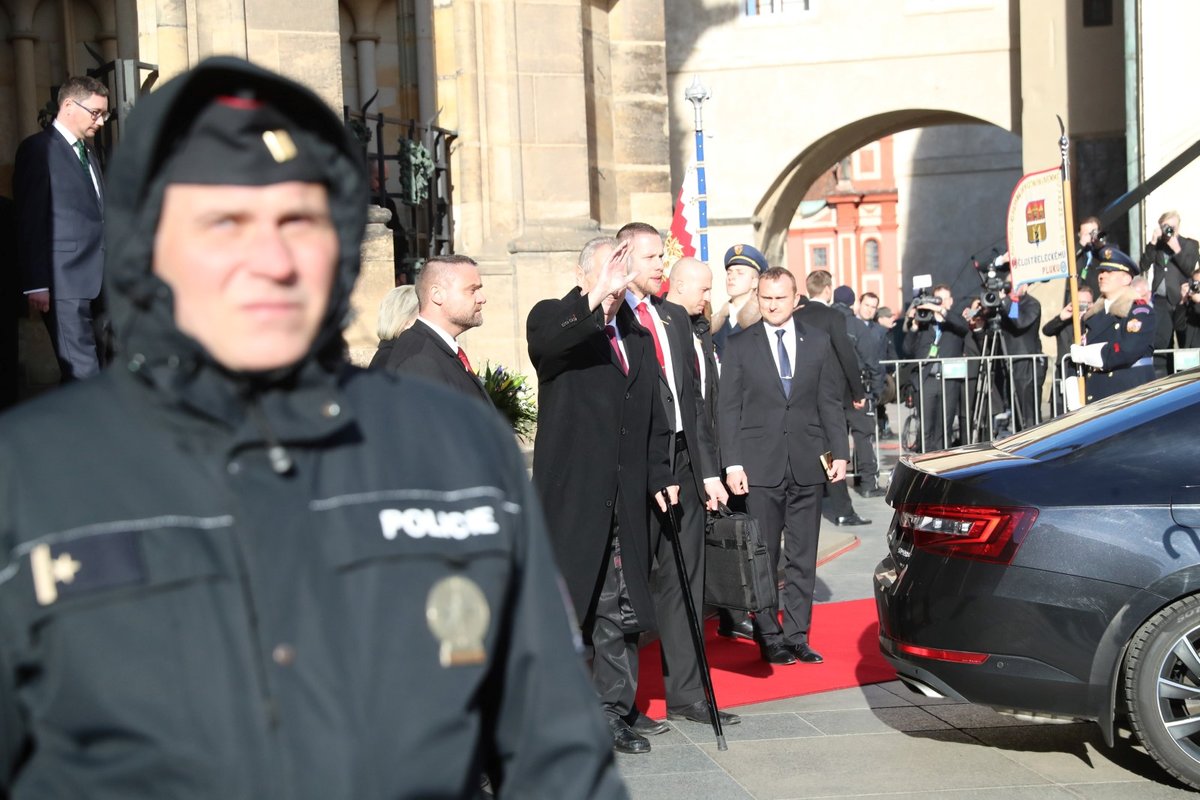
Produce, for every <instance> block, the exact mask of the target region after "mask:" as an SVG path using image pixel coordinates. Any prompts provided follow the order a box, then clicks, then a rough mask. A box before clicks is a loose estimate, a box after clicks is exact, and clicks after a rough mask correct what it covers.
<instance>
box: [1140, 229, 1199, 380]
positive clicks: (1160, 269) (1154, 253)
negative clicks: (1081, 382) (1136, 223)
mask: <svg viewBox="0 0 1200 800" xmlns="http://www.w3.org/2000/svg"><path fill="white" fill-rule="evenodd" d="M1147 239H1148V241H1147V243H1146V249H1145V251H1144V252H1143V253H1142V260H1141V263H1140V265H1139V267H1140V269H1141V272H1142V274H1143V275H1145V276H1146V281H1147V282H1148V283H1149V284H1150V295H1151V301H1152V303H1153V307H1154V349H1155V350H1170V349H1171V348H1172V347H1173V346H1174V338H1175V319H1174V318H1175V310H1176V309H1177V308H1178V307H1179V301H1180V298H1181V296H1182V294H1181V292H1180V290H1179V287H1180V286H1182V285H1183V284H1185V283H1187V282H1188V280H1189V279H1190V278H1191V275H1192V272H1193V270H1195V269H1196V264H1197V262H1198V261H1200V243H1198V242H1197V241H1196V240H1195V239H1189V238H1187V237H1186V236H1180V235H1179V212H1178V211H1167V212H1165V213H1164V214H1163V215H1162V216H1160V217H1159V218H1158V224H1157V225H1155V226H1154V227H1152V228H1151V229H1150V231H1149V233H1148V235H1147ZM1170 370H1171V364H1170V356H1167V355H1156V356H1154V373H1155V375H1156V376H1157V377H1159V378H1161V377H1163V376H1164V375H1166V374H1167V373H1168V372H1170Z"/></svg>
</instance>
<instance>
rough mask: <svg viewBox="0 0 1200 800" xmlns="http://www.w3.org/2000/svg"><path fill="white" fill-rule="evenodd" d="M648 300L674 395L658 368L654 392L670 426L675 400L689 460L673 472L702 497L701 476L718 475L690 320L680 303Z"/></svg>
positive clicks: (702, 485) (673, 422)
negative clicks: (662, 335) (681, 471)
mask: <svg viewBox="0 0 1200 800" xmlns="http://www.w3.org/2000/svg"><path fill="white" fill-rule="evenodd" d="M650 302H651V303H653V304H654V308H655V310H657V311H658V315H659V318H660V319H661V320H662V321H663V328H665V329H666V333H667V344H666V346H668V347H670V348H671V367H672V371H673V372H674V373H675V389H676V391H677V392H678V394H679V396H678V398H673V397H672V395H671V386H670V384H668V383H667V379H666V377H665V376H664V375H663V374H662V370H659V385H658V394H659V397H660V398H662V402H663V410H664V411H665V412H666V416H667V423H668V424H669V425H670V426H671V427H672V429H673V428H674V425H675V403H676V402H678V403H679V411H680V417H681V418H682V420H683V436H684V439H685V441H687V447H688V455H689V457H690V459H691V462H692V474H691V475H690V476H687V475H677V476H676V477H677V478H678V479H679V480H694V481H695V483H696V491H697V492H698V493H699V495H700V497H704V496H705V495H704V479H705V478H718V477H720V465H719V464H718V462H717V446H716V442H715V440H714V435H713V432H712V428H711V427H710V426H709V424H708V417H707V415H706V414H705V411H704V399H703V398H702V397H701V395H700V385H699V381H700V378H699V375H698V373H697V371H696V366H695V362H696V348H695V345H694V344H693V343H692V341H693V340H692V320H691V318H689V317H688V313H687V311H686V310H685V309H684V308H683V306H680V305H677V304H675V303H671V302H668V301H666V300H663V299H662V298H661V297H651V298H650Z"/></svg>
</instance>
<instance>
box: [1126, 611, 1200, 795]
mask: <svg viewBox="0 0 1200 800" xmlns="http://www.w3.org/2000/svg"><path fill="white" fill-rule="evenodd" d="M1124 683H1125V697H1126V699H1127V702H1128V711H1129V720H1130V722H1131V724H1132V725H1133V730H1134V732H1135V733H1136V734H1137V736H1138V739H1139V740H1140V741H1141V743H1142V746H1143V747H1145V748H1146V751H1147V752H1149V753H1150V755H1151V756H1153V757H1154V760H1155V761H1157V762H1158V763H1159V765H1160V766H1162V767H1163V769H1165V770H1167V772H1170V773H1171V774H1172V775H1174V776H1175V777H1176V778H1178V779H1179V780H1181V781H1183V782H1184V783H1186V784H1188V785H1189V786H1192V787H1194V788H1198V789H1200V597H1197V596H1191V597H1185V598H1183V599H1181V600H1177V601H1176V602H1174V603H1172V604H1171V605H1169V606H1167V607H1166V608H1164V609H1162V610H1161V611H1159V612H1158V613H1157V614H1155V615H1154V616H1153V617H1151V618H1150V619H1149V620H1148V621H1147V622H1146V624H1145V625H1143V626H1142V627H1141V628H1140V629H1139V630H1138V632H1137V633H1136V634H1135V635H1134V637H1133V640H1132V641H1131V642H1130V645H1129V653H1128V655H1127V656H1126V659H1125V670H1124Z"/></svg>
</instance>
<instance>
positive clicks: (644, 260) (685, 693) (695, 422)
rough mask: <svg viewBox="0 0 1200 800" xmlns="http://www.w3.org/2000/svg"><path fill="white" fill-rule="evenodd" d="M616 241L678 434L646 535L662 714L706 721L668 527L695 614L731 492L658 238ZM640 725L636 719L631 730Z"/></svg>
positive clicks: (643, 235)
mask: <svg viewBox="0 0 1200 800" xmlns="http://www.w3.org/2000/svg"><path fill="white" fill-rule="evenodd" d="M617 241H618V242H624V241H628V242H629V254H630V263H631V271H632V272H633V273H634V278H633V281H632V282H631V283H630V284H629V288H628V289H626V291H625V302H626V304H627V305H628V306H629V308H630V309H631V310H632V311H633V312H634V316H635V317H636V318H637V320H638V322H639V324H641V326H642V327H643V328H645V329H646V330H647V331H648V332H649V333H650V335H651V337H652V338H653V339H654V343H655V348H656V357H657V359H658V366H659V368H660V369H659V373H658V377H659V384H658V393H659V397H660V398H661V399H662V402H663V408H664V411H665V412H666V414H667V420H668V422H669V423H670V424H671V430H672V431H673V433H674V434H675V436H674V440H673V443H674V447H673V449H672V465H671V466H672V469H673V471H674V473H675V480H676V481H677V482H678V483H679V486H680V490H679V513H678V514H676V515H675V522H674V523H673V522H672V520H670V519H668V518H667V517H666V515H665V514H662V515H659V518H658V519H657V520H656V522H657V525H655V526H653V527H652V528H651V532H650V535H651V542H652V544H653V546H654V559H655V567H654V587H653V588H654V602H655V611H656V616H657V617H658V633H659V640H660V641H661V642H662V662H663V684H664V686H665V689H666V696H667V717H668V718H670V719H687V720H691V721H692V722H702V723H706V722H708V719H709V711H708V703H707V701H706V700H705V696H704V683H703V679H702V676H701V667H700V662H699V659H698V658H697V657H696V649H695V643H694V642H693V640H692V631H691V623H690V621H689V619H688V613H687V608H686V606H685V602H684V592H683V590H682V580H681V579H680V576H679V572H678V570H677V569H676V564H675V554H674V552H673V551H672V548H673V547H674V546H675V545H673V544H672V543H671V540H670V536H671V533H672V525H673V524H677V525H678V530H679V543H678V546H679V547H680V548H681V552H682V554H683V561H684V568H685V570H686V571H687V580H688V587H689V588H690V589H691V603H692V607H693V608H694V609H696V611H697V613H700V612H701V611H702V610H703V608H704V517H705V508H708V509H711V510H712V511H716V510H717V507H718V505H719V504H720V503H724V502H726V501H727V500H728V499H729V495H728V493H726V491H725V485H724V484H723V483H721V475H720V465H719V464H718V463H717V449H716V444H715V443H714V441H713V440H714V434H713V430H712V428H711V427H710V426H709V424H708V416H707V414H705V411H704V398H703V397H701V395H700V386H699V374H698V364H697V361H698V356H697V353H696V346H695V339H694V338H693V336H692V321H691V319H690V318H689V317H688V313H687V311H686V310H685V309H684V308H682V307H681V306H678V305H676V304H675V303H671V302H668V301H665V300H663V299H661V298H660V297H658V293H659V291H660V290H661V289H662V277H663V260H662V257H663V242H662V236H660V235H659V233H658V230H657V229H655V228H654V227H653V226H651V225H648V224H646V223H644V222H631V223H629V224H628V225H626V226H624V227H623V228H621V230H620V231H618V232H617ZM669 513H674V510H672V511H671V512H669ZM718 713H720V715H721V721H722V722H723V723H724V724H726V725H732V724H735V723H737V722H740V721H741V720H740V718H739V717H737V716H736V715H734V714H730V713H727V712H725V711H721V712H718ZM640 721H641V718H639V719H637V720H634V721H633V723H632V724H633V725H634V729H635V730H637V724H638V723H639V722H640ZM646 732H648V733H652V732H654V731H650V730H648V731H646Z"/></svg>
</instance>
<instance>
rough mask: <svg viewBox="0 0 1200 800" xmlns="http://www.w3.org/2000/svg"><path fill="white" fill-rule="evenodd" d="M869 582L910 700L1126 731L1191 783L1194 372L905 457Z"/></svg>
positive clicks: (1198, 754)
mask: <svg viewBox="0 0 1200 800" xmlns="http://www.w3.org/2000/svg"><path fill="white" fill-rule="evenodd" d="M888 502H889V503H890V504H891V505H892V506H893V508H895V509H896V513H895V516H894V518H893V520H892V525H891V529H890V531H889V533H888V547H889V554H888V556H887V557H886V558H885V559H884V560H883V561H882V562H880V564H879V565H878V567H876V570H875V598H876V603H877V605H878V610H879V626H880V635H879V641H880V646H881V648H882V650H883V653H884V655H885V657H886V658H887V659H888V660H889V661H890V662H891V663H892V665H893V666H894V667H895V668H896V670H897V671H898V672H899V675H900V677H901V679H902V680H904V681H905V682H906V683H908V684H909V685H910V686H911V687H912V688H914V689H917V690H919V691H924V692H925V693H927V694H939V695H943V696H946V697H952V698H956V699H960V700H965V701H967V702H972V703H980V704H983V705H988V706H993V707H995V708H1000V709H1010V710H1024V711H1033V712H1042V713H1046V714H1051V715H1057V716H1064V717H1072V718H1077V719H1090V720H1095V721H1096V722H1097V723H1099V725H1100V727H1101V729H1102V730H1103V732H1104V737H1105V740H1106V741H1107V742H1108V744H1109V745H1112V743H1113V737H1114V726H1115V725H1116V724H1117V723H1118V722H1119V721H1120V722H1124V723H1126V724H1128V725H1129V726H1130V727H1131V728H1132V730H1133V731H1134V732H1135V733H1136V734H1137V736H1138V737H1139V738H1140V740H1141V742H1142V744H1143V746H1145V748H1146V750H1147V751H1149V752H1150V753H1151V754H1152V755H1153V756H1154V758H1155V759H1156V760H1157V761H1158V762H1159V763H1160V764H1162V766H1163V767H1165V768H1166V769H1167V770H1168V771H1169V772H1171V773H1172V774H1174V775H1175V776H1177V777H1178V778H1180V779H1181V780H1183V781H1184V782H1186V783H1188V784H1190V785H1191V786H1193V787H1197V788H1200V370H1192V371H1190V372H1185V373H1179V374H1176V375H1174V376H1171V377H1168V378H1164V379H1162V380H1158V381H1155V382H1154V383H1150V384H1147V385H1145V386H1142V387H1139V388H1137V389H1133V390H1130V391H1128V392H1124V393H1122V394H1118V395H1115V396H1113V397H1110V398H1108V399H1106V400H1101V401H1099V402H1096V403H1094V404H1091V405H1088V406H1087V407H1085V408H1083V409H1081V410H1079V411H1077V412H1074V413H1072V414H1067V415H1065V416H1062V417H1059V418H1057V419H1054V420H1051V421H1050V422H1047V423H1045V424H1043V425H1040V426H1038V427H1036V428H1031V429H1029V430H1026V431H1023V432H1021V433H1019V434H1017V435H1015V436H1011V437H1008V438H1006V439H1002V440H1000V441H996V442H992V443H988V444H979V445H972V446H968V447H963V448H958V449H955V450H947V451H944V452H939V453H930V454H927V455H923V456H911V457H907V458H905V459H902V460H901V462H900V463H899V465H898V466H897V468H896V470H895V472H894V474H893V479H892V484H891V487H890V488H889V490H888Z"/></svg>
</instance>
